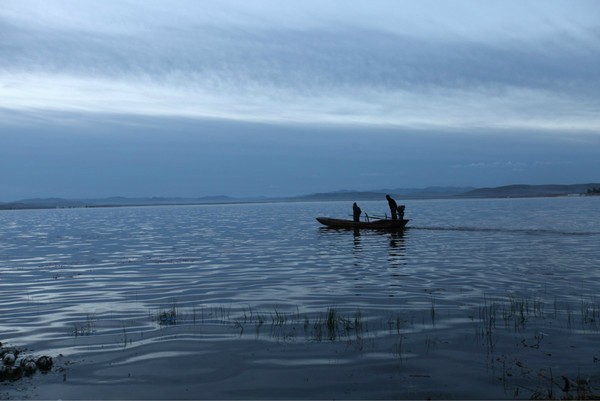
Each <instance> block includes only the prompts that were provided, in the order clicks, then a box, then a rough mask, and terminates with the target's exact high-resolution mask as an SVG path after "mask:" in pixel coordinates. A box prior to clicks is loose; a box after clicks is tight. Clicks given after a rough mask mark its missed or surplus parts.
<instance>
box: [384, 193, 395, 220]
mask: <svg viewBox="0 0 600 401" xmlns="http://www.w3.org/2000/svg"><path fill="white" fill-rule="evenodd" d="M385 198H386V199H387V201H388V205H390V213H391V214H392V220H398V204H397V203H396V201H395V200H393V199H392V197H391V196H389V195H386V196H385Z"/></svg>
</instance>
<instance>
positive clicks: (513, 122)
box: [0, 0, 600, 202]
mask: <svg viewBox="0 0 600 401" xmlns="http://www.w3.org/2000/svg"><path fill="white" fill-rule="evenodd" d="M599 150H600V2H598V1H595V0H589V1H585V0H574V1H573V0H569V1H553V0H549V1H524V0H515V1H511V0H504V1H494V0H490V1H477V0H469V1H466V0H454V1H441V0H439V1H431V0H419V1H417V0H412V1H407V0H389V1H388V0H373V1H368V2H365V1H358V0H356V1H355V0H339V1H338V0H328V1H322V0H319V1H313V0H303V1H278V0H252V1H247V0H244V1H242V0H239V1H233V0H219V1H216V0H214V1H203V0H174V1H168V2H167V1H162V0H161V1H157V0H136V1H133V0H86V1H78V0H52V1H46V0H0V202H1V201H12V200H17V199H23V198H33V197H65V198H90V197H107V196H129V197H140V196H143V197H145V196H182V197H201V196H213V195H229V196H235V197H250V196H293V195H301V194H308V193H314V192H329V191H337V190H372V189H379V188H423V187H428V186H474V187H489V186H500V185H508V184H516V183H519V184H547V183H561V184H571V183H587V182H599V181H600V174H599V172H600V152H599Z"/></svg>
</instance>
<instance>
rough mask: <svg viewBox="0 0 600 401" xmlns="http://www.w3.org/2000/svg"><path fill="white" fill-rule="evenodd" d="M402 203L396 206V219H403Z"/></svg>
mask: <svg viewBox="0 0 600 401" xmlns="http://www.w3.org/2000/svg"><path fill="white" fill-rule="evenodd" d="M404 208H405V206H404V205H400V206H398V220H404Z"/></svg>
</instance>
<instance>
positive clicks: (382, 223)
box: [317, 217, 409, 230]
mask: <svg viewBox="0 0 600 401" xmlns="http://www.w3.org/2000/svg"><path fill="white" fill-rule="evenodd" d="M317 221H318V222H319V223H321V224H323V225H325V226H327V227H329V228H346V229H353V228H357V229H370V230H402V229H404V227H405V226H406V223H408V222H409V220H406V219H404V220H391V219H380V220H371V221H353V220H344V219H334V218H330V217H317Z"/></svg>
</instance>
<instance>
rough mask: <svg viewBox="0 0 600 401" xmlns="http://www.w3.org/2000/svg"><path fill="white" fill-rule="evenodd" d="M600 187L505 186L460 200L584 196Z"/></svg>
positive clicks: (462, 195)
mask: <svg viewBox="0 0 600 401" xmlns="http://www.w3.org/2000/svg"><path fill="white" fill-rule="evenodd" d="M596 187H600V184H598V183H591V184H573V185H557V184H550V185H506V186H502V187H496V188H478V189H474V190H471V191H468V192H465V193H463V194H459V195H458V197H461V198H527V197H546V196H566V195H571V194H585V193H586V191H587V190H588V189H592V188H596Z"/></svg>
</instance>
